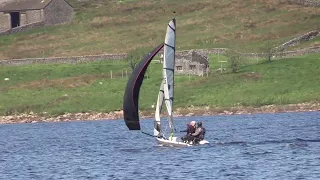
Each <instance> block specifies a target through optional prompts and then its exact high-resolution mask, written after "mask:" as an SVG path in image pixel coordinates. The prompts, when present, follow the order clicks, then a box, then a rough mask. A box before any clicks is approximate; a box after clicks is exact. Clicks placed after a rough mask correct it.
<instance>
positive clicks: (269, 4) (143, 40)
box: [0, 0, 320, 59]
mask: <svg viewBox="0 0 320 180" xmlns="http://www.w3.org/2000/svg"><path fill="white" fill-rule="evenodd" d="M70 2H71V3H72V4H73V5H74V7H75V21H74V23H72V24H69V25H58V26H53V27H44V28H39V29H35V30H32V31H29V32H24V33H21V34H15V35H9V36H1V37H0V51H1V53H0V59H7V58H27V57H47V56H71V55H88V54H99V53H124V52H128V51H130V50H133V49H135V48H138V47H150V46H155V45H157V44H159V42H163V40H164V34H165V30H166V24H167V23H168V21H169V19H171V18H172V17H174V16H175V17H176V18H177V32H178V33H177V49H178V50H184V49H191V48H213V47H227V48H228V47H237V48H238V49H239V50H241V51H242V52H253V51H259V50H260V46H261V45H262V43H263V42H265V41H266V40H272V41H274V43H277V44H281V43H283V42H285V41H287V40H289V39H292V38H294V37H296V36H299V35H301V34H303V33H306V32H308V31H311V30H315V29H319V28H320V27H319V23H318V22H319V21H320V9H319V8H312V7H304V6H299V5H290V4H287V3H285V1H279V0H267V1H259V0H217V1H212V0H202V1H198V0H183V1H182V0H175V1H172V0H164V1H155V0H130V1H127V0H126V1H107V0H99V1H83V2H78V1H75V0H72V1H70ZM174 11H175V12H176V13H173V12H174ZM318 41H319V40H318V39H317V40H316V41H315V43H317V42H318Z"/></svg>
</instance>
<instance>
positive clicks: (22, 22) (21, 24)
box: [20, 13, 28, 26]
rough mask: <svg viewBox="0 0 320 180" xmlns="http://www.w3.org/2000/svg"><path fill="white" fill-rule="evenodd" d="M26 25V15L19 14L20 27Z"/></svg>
mask: <svg viewBox="0 0 320 180" xmlns="http://www.w3.org/2000/svg"><path fill="white" fill-rule="evenodd" d="M27 24H28V21H27V15H26V13H20V26H25V25H27Z"/></svg>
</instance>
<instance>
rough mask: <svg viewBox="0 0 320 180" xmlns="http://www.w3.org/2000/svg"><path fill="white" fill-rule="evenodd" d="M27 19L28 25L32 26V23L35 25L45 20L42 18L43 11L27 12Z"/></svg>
mask: <svg viewBox="0 0 320 180" xmlns="http://www.w3.org/2000/svg"><path fill="white" fill-rule="evenodd" d="M26 17H27V18H26V19H27V22H26V24H31V23H35V22H39V21H42V20H43V18H42V16H41V10H31V11H27V12H26Z"/></svg>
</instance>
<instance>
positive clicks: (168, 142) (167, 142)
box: [156, 137, 209, 147]
mask: <svg viewBox="0 0 320 180" xmlns="http://www.w3.org/2000/svg"><path fill="white" fill-rule="evenodd" d="M156 140H157V141H158V143H159V144H160V145H163V146H172V147H187V146H193V145H192V144H188V143H184V142H181V141H177V137H173V138H172V139H171V140H168V139H163V138H156ZM204 144H209V142H208V141H207V140H202V141H200V142H199V145H204Z"/></svg>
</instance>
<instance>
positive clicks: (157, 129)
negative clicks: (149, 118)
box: [153, 80, 164, 136]
mask: <svg viewBox="0 0 320 180" xmlns="http://www.w3.org/2000/svg"><path fill="white" fill-rule="evenodd" d="M163 84H164V80H163V81H162V82H161V85H160V91H159V94H158V100H157V107H156V113H155V117H154V118H155V121H154V131H153V135H154V136H160V135H161V133H162V132H161V126H160V125H161V124H160V121H161V117H160V114H161V110H162V104H163V100H164V91H163Z"/></svg>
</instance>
